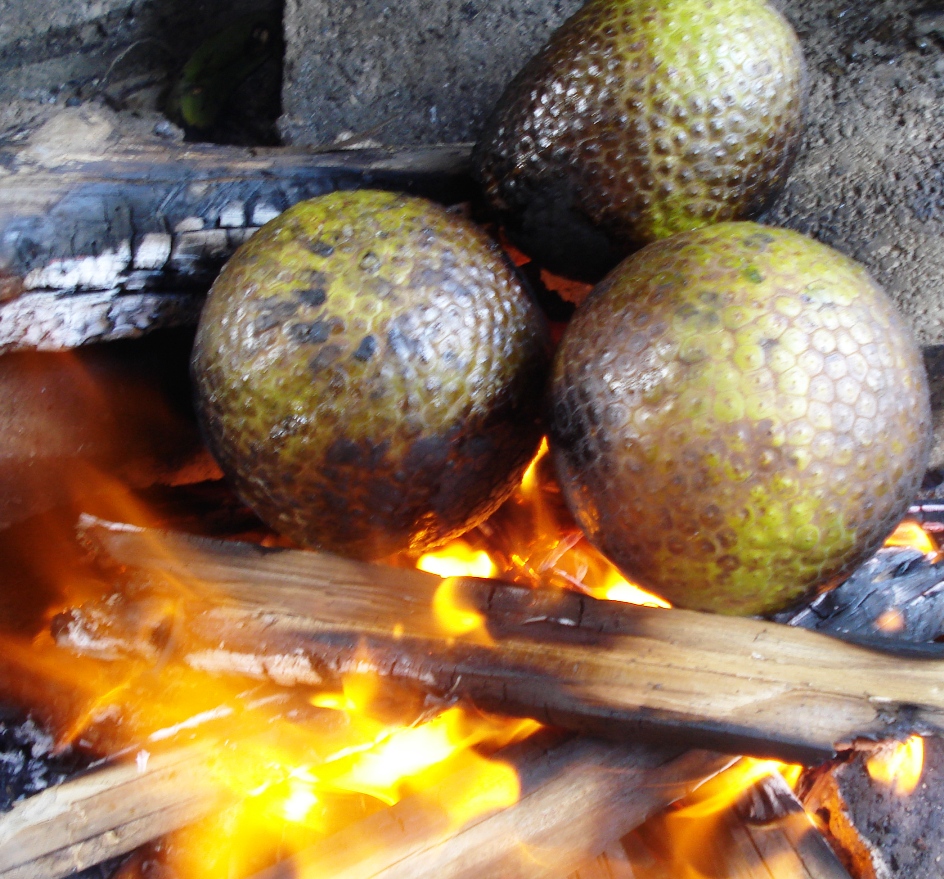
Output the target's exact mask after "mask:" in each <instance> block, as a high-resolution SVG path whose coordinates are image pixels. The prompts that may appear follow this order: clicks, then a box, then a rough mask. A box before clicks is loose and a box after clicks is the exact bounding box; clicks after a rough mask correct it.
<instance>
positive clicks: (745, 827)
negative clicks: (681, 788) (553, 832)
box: [572, 772, 849, 879]
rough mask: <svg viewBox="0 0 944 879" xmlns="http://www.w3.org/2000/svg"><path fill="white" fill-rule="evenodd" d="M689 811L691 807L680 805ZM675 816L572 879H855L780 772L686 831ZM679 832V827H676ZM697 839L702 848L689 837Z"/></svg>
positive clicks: (661, 817) (628, 839)
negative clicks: (683, 878)
mask: <svg viewBox="0 0 944 879" xmlns="http://www.w3.org/2000/svg"><path fill="white" fill-rule="evenodd" d="M679 805H680V806H681V807H682V808H683V809H684V807H685V805H686V804H685V802H682V803H680V804H679ZM673 812H674V810H673V809H668V810H666V811H665V812H663V813H660V814H658V815H656V816H654V817H653V818H652V819H650V820H649V821H648V822H646V823H645V824H643V825H641V826H640V827H638V828H636V829H635V830H633V831H632V832H630V833H628V834H627V835H625V836H624V837H623V838H622V839H620V840H619V841H618V842H617V843H616V844H614V845H613V846H610V848H609V849H607V851H606V852H604V854H603V856H601V858H600V859H599V860H598V864H595V865H593V868H595V869H597V870H600V871H602V870H605V869H609V871H610V872H609V873H602V872H600V873H598V872H593V869H590V870H588V869H586V868H585V869H582V870H580V871H579V873H578V874H576V875H575V876H574V877H572V879H596V876H597V875H600V876H605V877H606V879H673V877H676V876H679V875H686V876H687V875H693V876H694V875H699V876H702V875H705V874H706V871H707V874H708V875H712V876H737V877H739V879H770V877H771V876H776V877H777V879H849V873H848V872H847V870H846V869H845V867H844V866H843V864H842V862H841V861H840V860H839V858H838V857H837V856H836V854H835V853H834V852H833V850H832V849H831V848H830V846H829V844H828V843H827V842H826V840H825V839H824V838H823V836H822V834H821V833H820V832H819V831H818V830H817V829H816V828H815V827H814V825H813V823H812V822H811V820H810V818H809V816H808V815H807V814H806V812H805V811H804V809H803V806H802V804H801V803H800V801H799V800H798V799H797V798H796V796H795V795H794V793H793V791H792V790H790V788H789V786H788V785H787V784H786V782H785V781H784V780H783V777H782V776H781V775H780V774H779V773H777V772H774V773H772V774H771V775H769V776H767V777H766V778H765V779H763V780H762V781H760V782H758V783H757V784H756V785H754V786H753V787H752V788H750V789H749V790H748V791H746V792H742V793H741V795H740V797H739V798H738V799H737V800H736V801H735V802H734V803H733V804H731V805H728V806H725V807H723V808H719V811H718V812H716V813H715V814H712V815H707V816H704V817H699V818H698V819H697V821H698V822H699V823H698V824H697V825H695V824H693V825H692V826H691V827H690V828H683V827H681V826H679V825H678V823H677V819H674V818H673ZM673 825H674V826H673ZM686 829H688V830H689V832H693V833H696V834H698V839H697V842H696V844H694V845H693V844H692V842H691V840H690V839H689V838H688V836H687V835H685V830H686Z"/></svg>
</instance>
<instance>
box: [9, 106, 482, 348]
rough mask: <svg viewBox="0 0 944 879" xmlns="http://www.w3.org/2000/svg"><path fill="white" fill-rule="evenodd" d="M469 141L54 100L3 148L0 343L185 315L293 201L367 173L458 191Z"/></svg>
mask: <svg viewBox="0 0 944 879" xmlns="http://www.w3.org/2000/svg"><path fill="white" fill-rule="evenodd" d="M77 128H83V129H87V131H83V133H82V136H78V135H77V134H76V130H75V129H77ZM64 129H65V130H66V131H68V132H69V136H67V137H64V136H63V130H64ZM63 142H67V143H69V144H75V143H78V144H80V146H79V147H78V148H74V147H71V146H70V148H69V149H68V150H66V151H64V150H63V149H62V146H61V144H62V143H63ZM468 151H469V148H468V146H467V145H452V146H443V147H409V148H403V149H381V148H376V149H349V150H338V151H335V152H321V153H318V152H305V151H301V150H291V149H282V148H274V147H273V148H254V149H250V148H242V147H226V146H216V145H207V144H185V143H177V142H168V141H166V140H161V139H160V138H157V137H155V138H151V139H133V138H130V137H127V136H125V137H122V136H120V133H119V132H118V127H117V125H116V124H115V122H114V120H112V119H111V118H110V117H108V116H107V115H104V114H99V115H95V114H91V115H90V113H89V111H79V110H75V111H72V110H67V111H64V112H63V114H62V115H61V116H58V117H54V118H53V119H52V120H50V121H48V122H47V123H46V124H45V126H44V127H43V129H41V130H40V131H38V132H36V133H35V134H34V136H33V138H32V139H31V140H30V142H29V143H28V144H26V145H18V146H15V147H6V148H3V149H0V167H2V168H3V174H2V175H0V352H3V351H9V350H15V349H20V348H39V349H63V348H72V347H76V346H79V345H83V344H86V343H88V342H95V341H103V340H108V339H116V338H124V337H129V336H137V335H140V334H141V333H143V332H146V331H149V330H152V329H156V328H159V327H167V326H179V325H181V324H192V323H194V322H195V321H196V317H197V315H198V314H199V310H200V307H201V304H202V301H203V297H204V295H205V293H206V290H207V287H208V286H209V284H210V282H211V281H212V280H213V278H214V277H215V275H216V273H217V272H218V271H219V269H220V267H221V266H222V265H223V263H224V262H225V260H226V259H227V258H228V257H229V255H230V254H231V253H232V252H233V251H234V250H235V249H236V247H238V246H239V244H241V243H242V242H243V241H245V240H246V238H247V237H248V236H249V235H250V234H251V233H252V232H253V231H254V230H255V229H256V228H258V227H259V226H260V225H261V224H263V223H265V222H266V221H267V220H270V219H272V218H273V217H274V216H276V215H277V214H278V213H280V212H281V211H283V210H285V209H286V208H288V207H289V206H291V205H292V204H295V203H296V202H298V201H301V200H303V199H305V198H311V197H313V196H316V195H321V194H323V193H326V192H330V191H332V190H335V189H349V188H353V187H364V186H375V187H379V188H385V189H397V190H402V191H406V192H411V193H414V194H418V195H425V196H428V197H431V198H436V199H437V200H439V201H442V202H444V203H447V204H451V203H455V202H457V201H461V200H463V199H465V198H468V196H469V193H470V191H471V183H470V182H469V180H468V178H467V176H466V175H465V174H464V171H465V166H466V164H467V160H468Z"/></svg>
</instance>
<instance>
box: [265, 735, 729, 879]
mask: <svg viewBox="0 0 944 879" xmlns="http://www.w3.org/2000/svg"><path fill="white" fill-rule="evenodd" d="M509 759H510V761H511V762H512V764H513V765H514V766H515V767H516V769H517V771H518V775H519V779H520V782H521V798H520V800H519V802H518V803H517V804H516V805H515V806H513V807H510V808H508V809H504V810H502V811H499V812H492V813H489V814H486V815H483V816H482V817H480V818H478V819H475V820H473V821H471V822H469V823H468V824H466V825H465V826H463V827H462V828H461V829H459V830H458V831H455V830H454V829H450V828H449V827H448V823H447V822H446V821H444V819H443V816H442V814H441V813H440V812H439V811H438V810H436V809H431V808H430V806H429V801H430V800H432V801H433V802H435V801H436V800H437V799H438V798H448V797H450V795H451V792H453V791H454V790H455V789H456V787H457V786H460V787H461V782H462V779H460V778H457V777H450V778H448V779H446V780H445V781H444V782H443V783H442V784H440V785H439V786H438V789H437V790H435V791H433V792H431V794H430V793H427V794H425V795H424V796H423V797H419V796H415V797H409V798H407V799H404V800H402V801H400V802H399V803H398V804H397V805H395V806H393V807H392V808H390V809H387V810H384V811H382V812H380V813H377V814H375V815H373V816H371V817H370V818H368V819H366V820H364V821H360V822H358V823H357V824H355V825H352V826H351V827H349V828H347V829H346V830H343V831H341V832H340V833H338V834H335V835H334V836H332V837H329V838H328V839H326V840H325V841H324V842H323V843H321V844H319V845H316V846H314V847H312V848H311V849H309V850H307V851H304V852H302V853H300V854H299V855H297V856H295V857H293V858H290V859H288V860H287V861H284V862H282V863H280V864H278V865H276V866H275V867H274V868H273V869H271V870H269V871H267V872H265V873H263V874H259V875H258V876H256V877H254V879H288V877H290V876H295V875H298V867H299V866H300V865H303V864H317V867H318V875H319V876H324V877H326V879H327V877H330V879H444V877H449V879H477V877H480V876H501V877H503V879H552V877H554V879H557V877H562V876H565V875H566V874H567V873H568V872H569V871H570V870H572V869H574V868H576V867H577V866H578V865H580V864H581V863H584V862H586V861H587V860H589V859H590V858H592V857H594V856H595V855H597V854H598V853H599V852H601V851H602V850H603V849H604V848H605V847H606V845H607V844H608V843H609V842H610V841H611V840H613V839H616V838H619V837H620V836H621V835H622V834H623V833H626V832H628V829H632V828H633V827H636V826H637V825H639V824H641V823H642V822H643V821H644V820H645V819H646V818H647V817H649V816H650V815H652V814H654V813H655V812H657V811H659V810H660V809H662V808H664V807H665V806H666V805H668V804H670V803H672V802H674V801H675V800H677V799H679V798H680V797H682V796H684V794H685V793H686V792H687V791H691V790H692V789H693V788H694V787H697V785H698V784H700V783H701V782H702V781H703V780H704V779H705V778H706V777H708V776H710V775H713V774H715V773H716V772H717V771H720V769H721V768H722V767H723V766H725V765H727V764H729V763H730V762H731V761H730V759H729V758H724V757H721V756H720V755H718V754H712V753H710V752H704V751H689V752H688V753H686V754H683V755H682V756H677V757H675V758H674V759H672V760H669V761H668V762H666V751H665V750H664V749H658V748H648V747H646V746H643V745H632V746H622V747H620V746H613V745H610V744H607V743H604V742H602V741H597V740H593V739H588V738H575V739H571V740H569V741H568V742H566V743H565V744H563V745H560V746H556V747H554V748H552V749H549V750H545V749H543V748H541V747H535V744H534V743H525V745H522V746H518V747H517V748H516V749H514V753H513V754H511V755H509ZM623 828H625V829H623Z"/></svg>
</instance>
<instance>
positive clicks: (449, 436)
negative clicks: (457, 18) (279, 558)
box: [192, 191, 550, 558]
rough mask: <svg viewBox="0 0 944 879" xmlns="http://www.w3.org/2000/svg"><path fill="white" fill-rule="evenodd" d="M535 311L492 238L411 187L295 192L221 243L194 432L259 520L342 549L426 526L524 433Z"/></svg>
mask: <svg viewBox="0 0 944 879" xmlns="http://www.w3.org/2000/svg"><path fill="white" fill-rule="evenodd" d="M549 361H550V355H549V342H548V336H547V329H546V327H545V324H544V319H543V317H542V315H541V314H540V312H539V310H538V308H537V306H535V305H534V304H533V303H532V301H531V299H530V297H529V296H528V295H527V294H526V293H525V291H524V290H523V288H522V287H521V285H520V283H519V281H518V279H517V276H516V275H515V273H514V269H513V268H512V267H511V266H510V264H509V263H508V262H507V260H506V259H505V258H504V256H503V255H502V253H501V251H500V250H499V249H498V248H497V247H496V246H495V245H494V244H493V243H492V242H491V241H490V240H489V239H488V238H487V237H486V236H485V234H484V233H483V232H481V231H480V230H479V229H478V228H476V227H475V226H473V225H472V224H471V223H469V222H467V221H465V220H463V219H461V218H459V217H456V216H454V215H452V214H449V213H447V212H446V211H445V210H444V209H442V208H440V207H438V206H436V205H434V204H431V203H429V202H427V201H425V200H422V199H418V198H411V197H407V196H402V195H398V194H395V193H388V192H377V191H356V192H338V193H333V194H331V195H327V196H323V197H320V198H317V199H313V200H311V201H309V202H304V203H302V204H299V205H296V206H295V207H293V208H291V209H290V210H288V211H286V212H285V213H284V214H282V215H281V216H279V217H277V218H276V219H274V220H272V221H271V222H270V223H268V224H267V225H266V226H264V227H263V228H262V229H261V230H260V231H259V232H258V233H257V234H256V235H254V236H253V237H252V238H251V239H250V240H249V241H248V242H247V243H246V244H245V245H243V246H242V247H241V248H240V249H239V251H238V252H237V253H236V254H235V255H234V256H233V257H232V258H231V260H230V261H229V262H228V263H227V265H226V266H225V268H224V269H223V271H222V273H221V274H220V276H219V278H218V279H217V281H216V282H215V284H214V285H213V288H212V290H211V291H210V295H209V297H208V300H207V303H206V307H205V309H204V311H203V314H202V316H201V320H200V324H199V328H198V332H197V339H196V345H195V349H194V355H193V361H192V373H193V378H194V383H195V387H196V401H197V410H198V413H199V417H200V422H201V426H202V428H203V431H204V435H205V437H206V439H207V442H208V445H209V448H210V450H211V451H212V453H213V454H214V456H215V457H216V459H217V461H218V462H219V464H220V466H221V468H222V469H223V471H224V472H225V473H226V474H227V476H228V477H229V478H230V480H231V481H232V483H233V485H234V486H235V488H236V490H237V492H238V493H239V495H240V496H241V497H242V498H243V500H244V501H245V502H246V503H248V504H249V505H250V506H251V507H252V508H253V509H254V510H255V511H256V512H257V513H258V515H259V516H260V517H261V518H262V519H263V520H264V521H266V522H267V523H269V524H270V525H271V526H272V527H273V528H274V529H276V530H277V531H279V532H281V533H283V534H285V535H288V536H289V537H291V538H292V539H294V540H296V541H297V542H299V543H302V544H306V545H309V546H313V547H319V548H323V549H329V550H333V551H335V552H339V553H343V554H345V555H348V556H355V557H360V558H379V557H382V556H385V555H388V554H390V553H392V552H396V551H401V550H407V551H417V552H418V551H421V550H424V549H426V548H428V547H431V546H434V545H436V544H439V543H442V542H444V541H446V540H448V539H450V538H451V537H453V536H456V535H458V534H459V533H461V532H462V531H464V530H466V529H468V528H470V527H472V526H473V525H475V524H476V523H477V522H479V521H481V520H482V519H483V518H485V517H486V516H488V515H489V514H490V513H491V512H493V511H494V510H495V509H496V508H497V507H498V506H499V504H501V502H502V501H503V500H504V499H505V498H506V497H507V496H508V494H509V493H510V492H511V491H512V490H513V488H514V486H515V485H516V484H517V482H518V481H519V479H520V476H521V474H522V472H523V470H524V468H525V467H526V465H527V463H528V461H529V459H530V458H531V456H532V455H533V454H534V452H535V449H536V446H537V444H538V442H539V440H540V434H541V427H540V421H539V416H540V398H541V393H542V390H543V387H544V383H545V381H546V378H547V368H548V365H549Z"/></svg>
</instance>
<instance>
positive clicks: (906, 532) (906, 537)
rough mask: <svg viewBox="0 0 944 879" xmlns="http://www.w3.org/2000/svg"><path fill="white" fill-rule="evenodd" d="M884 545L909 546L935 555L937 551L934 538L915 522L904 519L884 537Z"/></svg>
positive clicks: (926, 553)
mask: <svg viewBox="0 0 944 879" xmlns="http://www.w3.org/2000/svg"><path fill="white" fill-rule="evenodd" d="M885 546H910V547H912V548H913V549H917V550H919V551H920V552H923V553H924V554H925V555H936V554H937V552H938V548H937V544H936V543H935V542H934V538H932V537H931V535H930V534H928V532H927V531H925V530H924V528H922V527H921V526H920V525H919V524H918V523H917V522H914V521H912V520H910V519H905V521H904V522H900V523H899V524H898V527H897V528H896V529H895V530H894V531H893V532H892V533H891V534H890V535H889V536H888V537H887V538H886V540H885Z"/></svg>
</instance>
